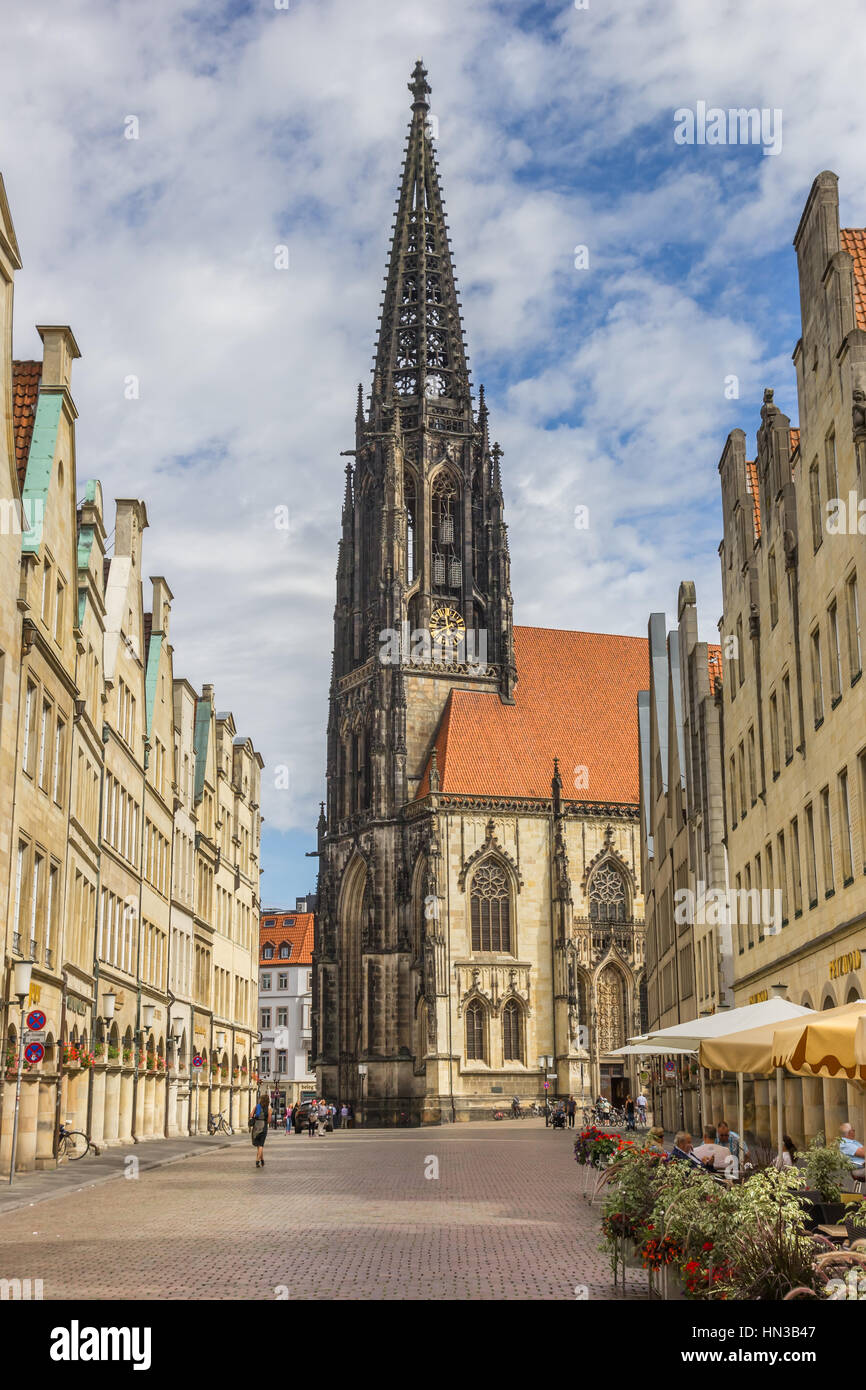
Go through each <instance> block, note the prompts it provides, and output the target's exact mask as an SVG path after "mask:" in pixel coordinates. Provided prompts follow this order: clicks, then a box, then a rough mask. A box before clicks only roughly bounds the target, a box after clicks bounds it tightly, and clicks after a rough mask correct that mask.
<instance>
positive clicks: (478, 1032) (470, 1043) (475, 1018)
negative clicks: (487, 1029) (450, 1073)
mask: <svg viewBox="0 0 866 1390" xmlns="http://www.w3.org/2000/svg"><path fill="white" fill-rule="evenodd" d="M466 1060H467V1062H483V1061H484V1008H483V1005H481V1004H479V1002H478V1000H477V999H473V1001H472V1003H471V1004H470V1005H469V1006H468V1008H467V1009H466Z"/></svg>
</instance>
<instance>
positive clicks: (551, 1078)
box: [547, 1071, 556, 1081]
mask: <svg viewBox="0 0 866 1390" xmlns="http://www.w3.org/2000/svg"><path fill="white" fill-rule="evenodd" d="M547 1079H548V1081H555V1080H556V1072H555V1071H549V1072H548V1073H547Z"/></svg>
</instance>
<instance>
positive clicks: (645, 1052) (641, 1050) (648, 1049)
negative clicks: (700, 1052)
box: [607, 1043, 695, 1057]
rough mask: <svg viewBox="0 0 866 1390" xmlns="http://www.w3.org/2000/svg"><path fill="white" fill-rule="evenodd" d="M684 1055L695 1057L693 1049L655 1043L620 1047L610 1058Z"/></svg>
mask: <svg viewBox="0 0 866 1390" xmlns="http://www.w3.org/2000/svg"><path fill="white" fill-rule="evenodd" d="M678 1054H682V1055H683V1056H686V1057H694V1055H695V1049H694V1048H693V1047H658V1046H656V1044H655V1043H630V1044H629V1045H628V1047H618V1048H617V1049H616V1051H615V1052H609V1053H608V1054H607V1055H608V1056H609V1057H670V1056H677V1055H678Z"/></svg>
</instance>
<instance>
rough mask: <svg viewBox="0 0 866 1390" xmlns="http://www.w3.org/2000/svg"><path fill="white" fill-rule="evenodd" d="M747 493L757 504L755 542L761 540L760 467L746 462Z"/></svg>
mask: <svg viewBox="0 0 866 1390" xmlns="http://www.w3.org/2000/svg"><path fill="white" fill-rule="evenodd" d="M746 491H747V492H748V494H749V496H750V497H751V498H752V501H753V502H754V504H755V540H756V541H759V540H760V539H761V493H760V490H759V488H758V465H757V463H749V461H748V459H747V460H746Z"/></svg>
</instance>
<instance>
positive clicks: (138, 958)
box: [131, 735, 150, 1144]
mask: <svg viewBox="0 0 866 1390" xmlns="http://www.w3.org/2000/svg"><path fill="white" fill-rule="evenodd" d="M149 757H150V740H149V739H148V738H147V736H146V735H145V740H144V763H143V766H142V769H141V839H140V840H139V846H138V942H137V944H136V951H135V986H136V997H135V1071H134V1072H133V1074H132V1126H131V1133H132V1142H133V1144H138V1143H139V1142H140V1141H139V1138H138V1133H137V1124H138V1073H139V1071H140V1067H139V1065H138V1057H139V1037H140V1033H141V928H142V915H141V914H142V907H143V905H144V827H145V822H146V819H147V817H146V814H145V811H146V808H147V764H148V760H149Z"/></svg>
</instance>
